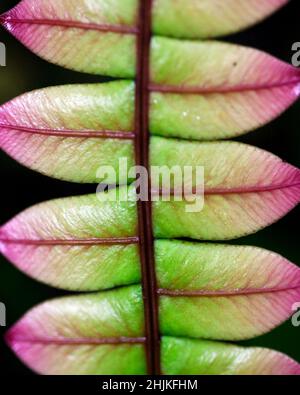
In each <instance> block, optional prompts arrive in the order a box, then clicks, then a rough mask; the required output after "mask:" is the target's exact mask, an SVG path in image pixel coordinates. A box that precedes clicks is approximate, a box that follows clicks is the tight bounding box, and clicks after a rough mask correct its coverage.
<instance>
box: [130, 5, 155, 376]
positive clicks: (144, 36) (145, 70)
mask: <svg viewBox="0 0 300 395" xmlns="http://www.w3.org/2000/svg"><path fill="white" fill-rule="evenodd" d="M151 11H152V0H140V11H139V27H138V31H139V34H138V35H137V78H136V101H135V103H136V107H135V123H136V140H135V143H136V144H135V152H136V164H137V165H139V166H143V167H145V168H147V169H149V141H150V139H149V89H148V86H149V74H150V73H149V63H150V41H151ZM148 174H149V172H148ZM148 182H149V184H148V185H149V187H148V199H147V201H146V202H145V201H139V202H138V218H139V221H138V226H139V239H140V243H139V246H140V256H141V265H142V278H143V280H142V287H143V298H144V310H145V332H146V339H147V341H146V344H145V346H146V354H147V367H148V374H150V375H158V374H160V332H159V319H158V318H159V317H158V295H157V284H156V273H155V259H154V243H153V229H152V205H151V180H150V177H149V179H148Z"/></svg>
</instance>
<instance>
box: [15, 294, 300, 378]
mask: <svg viewBox="0 0 300 395" xmlns="http://www.w3.org/2000/svg"><path fill="white" fill-rule="evenodd" d="M191 303H192V302H191ZM215 303H216V304H218V302H215ZM202 314H203V311H202ZM189 319H190V320H191V318H189ZM233 321H234V318H233ZM232 324H234V323H233V322H232ZM164 332H165V329H164V328H163V329H162V334H163V336H162V351H161V359H162V373H163V374H184V373H188V374H299V373H300V365H298V364H297V363H296V362H295V361H293V360H291V359H289V358H288V357H286V356H284V355H282V354H280V353H276V352H274V351H270V350H266V349H259V348H248V349H245V348H242V347H236V346H233V345H228V344H223V343H219V342H213V341H206V340H201V339H200V340H198V339H188V338H184V337H180V338H177V337H173V336H164ZM7 341H8V343H9V344H10V346H11V347H12V349H13V350H14V351H15V353H16V354H17V355H18V356H19V358H20V359H21V360H23V361H24V362H25V363H26V364H27V365H29V366H30V367H31V368H32V369H33V370H35V371H37V372H39V373H43V374H145V373H146V362H145V360H146V358H145V349H144V345H145V341H146V339H145V333H144V324H143V303H142V293H141V289H140V286H130V287H125V288H120V289H117V290H113V291H106V292H104V293H99V294H92V295H81V296H71V297H64V298H61V299H57V300H53V301H50V302H46V303H44V304H42V305H40V306H38V307H36V308H34V309H33V310H31V311H30V312H29V313H27V314H26V315H25V316H24V317H23V318H22V319H21V320H20V321H19V322H18V323H17V324H16V325H15V326H14V327H13V328H12V329H10V331H9V332H8V334H7ZM57 361H59V364H58V363H57ZM237 362H238V363H237Z"/></svg>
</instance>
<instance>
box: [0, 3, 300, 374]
mask: <svg viewBox="0 0 300 395" xmlns="http://www.w3.org/2000/svg"><path fill="white" fill-rule="evenodd" d="M17 3H18V1H13V0H2V1H1V5H0V13H2V12H4V11H6V10H8V9H9V8H11V7H12V6H13V5H15V4H17ZM226 41H230V42H235V43H239V44H243V45H248V46H252V47H256V48H258V49H261V50H265V51H267V52H269V53H271V54H272V55H274V56H276V57H278V58H280V59H282V60H285V61H286V62H289V63H290V62H291V57H292V54H293V52H292V50H291V47H292V44H293V43H294V42H296V41H300V4H299V0H294V1H291V2H290V4H289V5H288V6H286V7H284V8H283V9H282V10H280V11H279V12H278V13H276V14H275V15H273V16H272V17H271V18H269V19H268V20H266V21H264V22H263V23H261V24H259V25H257V26H255V27H253V28H251V29H248V30H247V31H245V32H242V33H239V34H236V35H233V36H230V37H227V38H226ZM0 42H3V43H4V44H5V45H6V47H7V67H2V68H0V104H2V103H4V102H6V101H8V100H10V99H12V98H14V97H15V96H18V95H20V94H22V93H24V92H27V91H30V90H33V89H36V88H42V87H46V86H52V85H62V84H66V83H84V82H99V81H102V79H101V78H99V77H95V76H89V75H85V74H81V73H76V72H72V71H68V70H64V69H62V68H60V67H57V66H54V65H51V64H49V63H47V62H45V61H43V60H41V59H39V58H38V57H37V56H36V55H33V54H32V53H30V52H29V51H28V50H27V49H26V48H24V47H23V46H22V45H21V44H20V43H18V42H17V41H16V40H15V39H14V38H12V37H11V36H10V35H9V34H7V33H6V32H5V31H4V30H3V29H0ZM299 125H300V103H299V102H298V103H297V104H295V105H294V106H292V108H290V109H289V110H288V111H287V112H286V113H285V114H284V115H282V116H281V117H280V118H279V119H277V120H276V121H274V122H272V123H271V124H270V125H267V126H266V127H263V128H261V129H259V130H257V131H255V132H253V133H250V134H248V135H247V136H243V137H241V138H239V139H238V140H240V141H243V142H247V143H250V144H253V145H256V146H259V147H261V148H264V149H266V150H268V151H271V152H273V153H274V154H277V155H278V156H280V157H281V158H283V159H284V160H286V161H288V162H289V163H291V164H293V165H295V166H298V167H300V156H299V150H300V131H299ZM0 177H1V178H0V179H1V194H0V197H1V206H0V207H1V210H0V223H1V224H3V223H4V222H6V221H7V220H9V219H10V218H12V217H13V216H14V215H16V214H17V213H19V212H20V211H22V210H23V209H25V208H27V207H28V206H31V205H33V204H35V203H38V202H41V201H44V200H48V199H51V198H58V197H64V196H72V195H78V194H84V193H92V192H94V190H95V187H94V186H87V185H77V184H72V183H67V182H62V181H57V180H53V179H50V178H48V177H45V176H42V175H39V174H37V173H35V172H33V171H30V170H28V169H25V168H24V167H22V166H21V165H18V164H17V163H16V162H15V161H13V160H12V159H10V158H9V157H7V156H6V155H5V154H4V153H0ZM299 213H300V208H299V207H298V208H296V209H295V210H293V211H292V212H291V213H290V214H289V215H287V216H286V217H285V218H284V219H282V220H281V221H279V222H278V223H277V224H275V225H273V226H271V227H269V228H267V229H265V230H263V231H261V232H259V233H257V234H256V235H252V236H249V237H245V238H242V239H240V240H239V241H238V243H239V244H250V245H256V246H261V247H264V248H268V249H271V250H273V251H275V252H278V253H280V254H282V255H284V256H285V257H287V258H288V259H290V260H291V261H293V262H295V263H298V265H300V249H299ZM57 295H63V292H62V291H57V290H54V289H51V288H50V287H47V286H44V285H41V284H39V283H37V282H36V281H33V280H31V279H29V278H27V277H26V276H25V275H23V274H22V273H20V272H19V271H18V270H16V269H15V268H14V267H13V266H12V265H11V264H9V263H8V262H7V261H6V260H5V259H4V258H2V257H0V301H1V302H3V303H5V304H6V307H7V324H8V327H9V326H10V325H12V324H13V323H14V322H15V321H16V320H17V319H19V318H20V317H21V315H22V314H23V313H25V312H26V311H27V310H28V309H30V308H31V307H33V306H34V305H36V304H37V303H39V302H41V301H44V300H46V299H49V298H52V297H54V296H57ZM299 302H300V301H299ZM0 329H1V331H0V375H3V374H4V375H5V374H17V375H24V374H25V375H27V374H30V371H29V370H28V369H27V368H26V367H25V366H23V365H22V364H21V363H20V362H19V361H18V360H17V358H15V357H14V355H13V354H12V353H11V352H10V351H9V350H8V349H7V348H6V346H5V344H4V342H3V341H2V337H3V336H2V335H3V333H4V330H2V328H0ZM299 336H300V328H295V327H293V326H292V325H291V322H290V321H288V322H286V323H285V324H284V325H282V326H280V327H279V328H277V329H275V330H274V331H272V332H271V333H269V334H267V335H264V336H261V337H259V338H256V339H253V340H251V341H247V342H241V344H244V345H257V346H265V347H270V348H274V349H276V350H279V351H283V352H285V353H287V354H289V355H290V356H292V357H293V358H295V359H296V360H298V361H299V362H300V344H299Z"/></svg>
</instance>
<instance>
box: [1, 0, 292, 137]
mask: <svg viewBox="0 0 300 395" xmlns="http://www.w3.org/2000/svg"><path fill="white" fill-rule="evenodd" d="M285 2H286V1H282V0H278V1H277V0H276V1H275V0H274V1H269V0H268V1H267V0H265V1H263V2H260V5H259V6H258V5H257V3H258V2H257V0H251V1H248V2H247V6H245V2H240V0H239V1H238V2H237V1H236V0H235V1H228V0H227V1H226V2H225V3H228V4H226V8H227V9H228V10H229V12H228V14H227V15H226V17H225V18H224V17H223V14H222V21H223V25H226V24H227V23H226V18H228V21H230V22H229V24H230V23H231V24H232V25H233V24H236V20H233V19H235V18H237V19H239V18H238V17H237V14H236V12H237V10H239V11H240V13H242V14H243V15H247V16H245V18H246V19H247V18H249V21H250V20H251V19H253V21H254V20H256V19H257V16H259V17H263V16H264V15H267V14H269V13H270V12H272V11H273V10H275V9H276V8H278V7H279V6H280V5H282V4H283V3H285ZM171 3H172V2H171ZM189 3H190V4H188V3H187V2H175V3H172V5H171V4H170V2H169V1H166V0H160V1H155V2H153V20H154V24H155V26H156V28H155V30H157V25H160V24H161V26H162V27H163V26H164V27H163V29H165V28H166V27H167V26H169V27H168V29H169V28H170V24H171V25H172V26H180V21H178V19H179V20H180V19H181V20H182V21H181V22H183V23H184V24H185V23H188V26H189V29H188V32H192V29H190V24H191V17H190V13H191V9H193V10H197V12H196V13H195V12H193V17H195V18H196V19H195V20H197V21H198V22H197V26H198V28H199V29H202V28H204V29H205V26H206V25H207V26H209V25H210V24H212V26H215V25H216V26H217V25H218V26H222V24H221V25H220V24H219V22H218V21H219V18H220V13H221V10H222V9H223V3H224V1H222V5H220V2H219V0H213V1H212V0H209V1H205V2H204V3H203V1H202V0H201V1H199V0H193V1H192V2H189ZM165 7H166V8H168V9H169V12H168V13H165V12H163V10H164V9H165ZM178 8H182V11H181V12H180V13H178ZM244 8H245V9H244ZM231 9H232V10H233V11H232V12H231V11H230V10H231ZM137 10H138V1H137V0H126V1H123V0H118V1H115V0H114V1H109V2H107V1H104V0H101V1H99V2H97V3H95V2H91V1H90V0H85V1H83V0H81V1H80V2H79V4H78V1H76V2H66V1H61V0H59V1H58V0H52V1H51V2H46V3H45V2H43V1H40V0H23V1H22V2H21V3H20V4H19V5H18V6H16V7H15V8H14V9H13V10H11V11H9V12H8V13H6V14H4V15H3V16H2V23H3V25H4V26H5V27H6V28H7V29H8V30H9V31H10V32H12V33H13V34H14V35H15V36H16V37H17V38H18V39H20V40H21V41H22V42H23V43H24V44H25V45H27V46H28V47H29V48H30V49H32V50H33V51H34V52H36V53H37V54H39V55H40V56H42V57H44V58H45V59H47V60H49V61H51V62H54V63H57V64H59V65H61V66H64V67H68V68H71V69H74V70H78V71H83V72H87V73H94V74H100V75H108V76H112V77H119V78H120V77H121V78H126V79H128V78H132V79H133V78H134V77H135V76H136V74H137V72H136V63H137V62H136V60H137V59H136V57H137V56H136V34H137V33H138V27H137V14H138V12H137ZM244 11H247V12H248V13H247V14H244V13H243V12H244ZM198 12H199V13H200V15H199V16H198V15H196V14H197V13H198ZM202 13H204V15H203V16H201V14H202ZM206 13H207V15H206ZM232 15H233V16H235V18H233V19H232ZM168 18H169V19H170V20H169V22H168V21H163V19H166V20H167V19H168ZM198 18H200V19H198ZM202 18H203V20H204V23H199V20H200V21H201V19H202ZM173 19H174V23H173V22H172V23H170V21H173ZM175 20H176V22H179V23H175ZM184 21H186V22H184ZM228 21H227V22H228ZM237 27H238V28H240V27H241V26H237ZM179 29H181V28H180V27H179ZM227 29H229V30H230V27H228V26H227V28H225V31H226V30H227ZM184 30H185V28H184ZM171 35H172V34H171ZM173 35H174V36H177V34H175V32H174V34H173ZM187 35H189V33H187ZM183 36H184V35H183ZM199 36H200V37H201V36H202V35H201V34H199ZM150 52H151V65H150V72H151V80H150V86H149V89H150V91H151V92H152V93H151V109H150V111H151V116H150V131H151V132H152V133H154V134H159V135H165V136H172V137H181V138H193V139H200V140H203V139H204V140H208V139H209V140H211V139H216V138H228V137H232V136H237V135H240V134H243V133H246V132H248V131H250V130H253V129H255V128H257V127H259V126H262V125H264V124H265V123H267V122H270V121H271V120H273V119H274V118H276V117H277V116H278V115H280V114H281V113H282V112H283V111H284V110H285V109H286V108H288V107H289V106H290V105H291V104H292V103H293V102H294V101H295V100H296V99H297V98H298V97H299V83H300V75H299V71H298V70H297V69H295V68H293V67H292V66H290V65H288V64H286V63H284V62H281V61H279V60H277V59H275V58H274V57H272V56H269V55H267V54H265V53H263V52H260V51H257V50H253V49H250V48H246V47H242V46H238V45H232V44H226V43H219V42H205V41H203V42H202V41H186V40H177V39H172V38H166V37H155V36H154V37H153V38H152V40H151V48H150ZM266 70H267V72H266ZM61 92H63V91H61ZM269 103H271V104H272V105H269ZM266 104H268V105H266ZM262 109H263V110H262ZM36 126H37V125H36Z"/></svg>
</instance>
